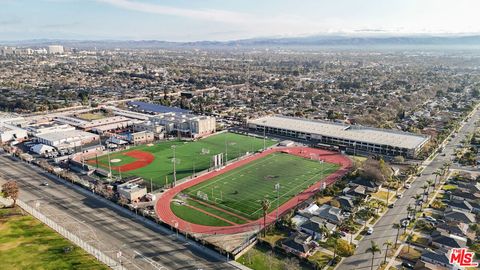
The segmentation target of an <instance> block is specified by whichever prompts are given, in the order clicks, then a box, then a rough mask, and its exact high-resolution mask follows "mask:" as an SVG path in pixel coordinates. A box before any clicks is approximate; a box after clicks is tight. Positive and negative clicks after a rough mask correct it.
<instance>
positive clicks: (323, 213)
mask: <svg viewBox="0 0 480 270" xmlns="http://www.w3.org/2000/svg"><path fill="white" fill-rule="evenodd" d="M341 213H342V209H340V208H337V207H333V206H331V205H327V204H324V205H322V206H321V207H319V209H318V210H317V211H316V213H315V214H316V216H319V217H320V218H322V219H324V220H326V221H328V222H330V223H333V224H339V223H340V222H342V220H343V218H344V217H343V216H342V215H341Z"/></svg>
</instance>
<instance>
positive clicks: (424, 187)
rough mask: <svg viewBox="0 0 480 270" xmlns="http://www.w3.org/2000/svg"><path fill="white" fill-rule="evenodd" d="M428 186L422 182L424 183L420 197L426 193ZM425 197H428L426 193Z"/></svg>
mask: <svg viewBox="0 0 480 270" xmlns="http://www.w3.org/2000/svg"><path fill="white" fill-rule="evenodd" d="M428 187H429V186H428V184H424V185H423V186H422V189H423V196H422V197H425V193H426V191H427V189H428ZM427 197H428V195H427Z"/></svg>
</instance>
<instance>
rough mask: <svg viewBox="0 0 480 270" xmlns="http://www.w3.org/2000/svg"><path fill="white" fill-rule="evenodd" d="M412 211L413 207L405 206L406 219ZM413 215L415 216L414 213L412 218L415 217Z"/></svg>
mask: <svg viewBox="0 0 480 270" xmlns="http://www.w3.org/2000/svg"><path fill="white" fill-rule="evenodd" d="M413 210H414V209H413V207H412V206H411V205H410V204H409V205H408V206H407V218H408V216H409V215H410V213H412V212H413ZM415 214H416V213H413V216H415Z"/></svg>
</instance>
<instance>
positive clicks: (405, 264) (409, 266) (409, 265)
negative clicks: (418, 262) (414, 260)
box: [402, 262, 413, 269]
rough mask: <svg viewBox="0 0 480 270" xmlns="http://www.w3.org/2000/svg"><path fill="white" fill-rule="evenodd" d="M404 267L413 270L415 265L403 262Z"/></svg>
mask: <svg viewBox="0 0 480 270" xmlns="http://www.w3.org/2000/svg"><path fill="white" fill-rule="evenodd" d="M402 266H403V267H405V268H408V269H413V265H412V264H411V263H408V262H402Z"/></svg>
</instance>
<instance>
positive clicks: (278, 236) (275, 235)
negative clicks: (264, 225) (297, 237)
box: [262, 230, 288, 246]
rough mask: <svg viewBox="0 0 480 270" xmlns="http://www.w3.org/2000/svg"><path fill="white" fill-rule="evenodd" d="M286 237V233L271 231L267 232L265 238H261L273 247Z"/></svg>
mask: <svg viewBox="0 0 480 270" xmlns="http://www.w3.org/2000/svg"><path fill="white" fill-rule="evenodd" d="M287 237H288V233H287V232H284V231H277V230H275V231H273V232H268V233H267V235H266V236H265V237H262V239H263V240H264V241H266V242H268V243H269V244H270V246H275V244H276V243H277V242H278V241H281V240H283V239H285V238H287Z"/></svg>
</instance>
